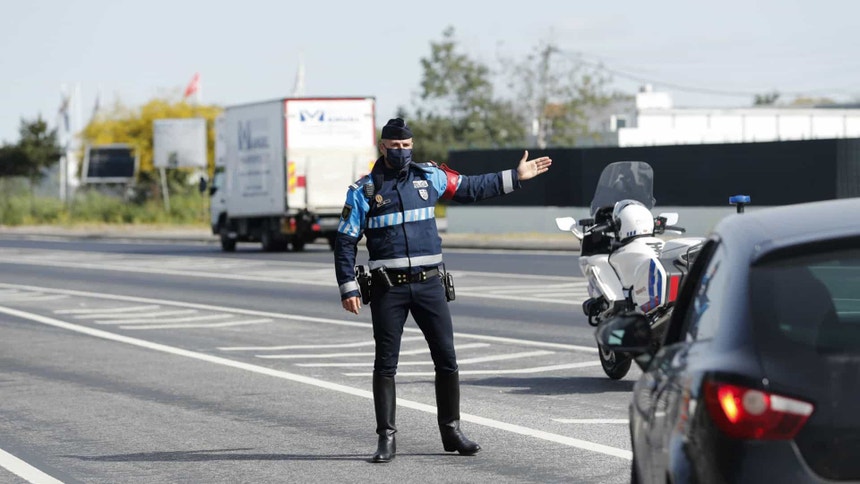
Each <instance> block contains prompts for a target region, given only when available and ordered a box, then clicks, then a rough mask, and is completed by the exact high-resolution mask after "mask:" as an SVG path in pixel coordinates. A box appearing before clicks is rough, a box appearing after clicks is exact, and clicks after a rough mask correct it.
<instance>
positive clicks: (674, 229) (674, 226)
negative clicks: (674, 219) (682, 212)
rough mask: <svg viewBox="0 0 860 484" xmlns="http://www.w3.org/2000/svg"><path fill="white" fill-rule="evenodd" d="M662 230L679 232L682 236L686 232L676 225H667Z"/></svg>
mask: <svg viewBox="0 0 860 484" xmlns="http://www.w3.org/2000/svg"><path fill="white" fill-rule="evenodd" d="M663 230H672V231H674V232H680V233H682V234H683V233H685V232H687V229H685V228H684V227H679V226H677V225H667V226H666V228H664V229H663Z"/></svg>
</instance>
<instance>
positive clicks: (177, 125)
mask: <svg viewBox="0 0 860 484" xmlns="http://www.w3.org/2000/svg"><path fill="white" fill-rule="evenodd" d="M152 136H153V147H152V149H153V159H152V164H153V165H154V166H155V167H156V168H179V167H197V168H206V120H205V119H203V118H184V119H156V120H155V121H153V122H152Z"/></svg>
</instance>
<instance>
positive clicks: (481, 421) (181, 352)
mask: <svg viewBox="0 0 860 484" xmlns="http://www.w3.org/2000/svg"><path fill="white" fill-rule="evenodd" d="M0 313H4V314H8V315H10V316H14V317H17V318H22V319H27V320H30V321H35V322H37V323H42V324H46V325H48V326H54V327H57V328H62V329H65V330H68V331H74V332H77V333H81V334H86V335H89V336H93V337H96V338H101V339H105V340H109V341H115V342H118V343H124V344H127V345H132V346H137V347H139V348H146V349H149V350H153V351H160V352H162V353H167V354H171V355H176V356H182V357H185V358H190V359H194V360H198V361H204V362H207V363H213V364H216V365H221V366H226V367H230V368H235V369H238V370H244V371H248V372H252V373H257V374H260V375H266V376H271V377H275V378H280V379H283V380H288V381H292V382H296V383H302V384H305V385H311V386H315V387H318V388H323V389H326V390H332V391H336V392H340V393H345V394H347V395H353V396H356V397H361V398H365V399H368V400H372V399H373V393H372V392H370V391H367V390H360V389H358V388H353V387H351V386H347V385H341V384H339V383H332V382H329V381H325V380H320V379H319V378H311V377H307V376H303V375H298V374H296V373H288V372H285V371H281V370H275V369H273V368H267V367H265V366H259V365H254V364H251V363H244V362H241V361H234V360H230V359H227V358H223V357H220V356H213V355H208V354H206V353H198V352H196V351H190V350H185V349H182V348H177V347H174V346H169V345H164V344H161V343H153V342H151V341H146V340H142V339H139V338H132V337H129V336H124V335H121V334H115V333H111V332H108V331H104V330H101V329H96V328H90V327H88V326H81V325H79V324H73V323H69V322H66V321H61V320H59V319H54V318H49V317H46V316H41V315H39V314H34V313H28V312H25V311H19V310H17V309H12V308H7V307H3V306H0ZM397 404H398V405H399V406H401V407H404V408H409V409H412V410H418V411H421V412H425V413H429V414H432V415H436V413H437V412H436V407H434V406H433V405H427V404H424V403H420V402H415V401H412V400H406V399H403V398H398V399H397ZM460 420H462V421H465V422H471V423H474V424H477V425H483V426H485V427H490V428H494V429H498V430H504V431H507V432H511V433H515V434H518V435H525V436H529V437H534V438H536V439H540V440H545V441H548V442H555V443H557V444H562V445H566V446H569V447H575V448H578V449H583V450H588V451H592V452H597V453H601V454H605V455H611V456H614V457H619V458H622V459H627V460H631V459H633V453H632V452H630V451H629V450H625V449H620V448H618V447H612V446H609V445H603V444H598V443H596V442H589V441H587V440H582V439H576V438H573V437H567V436H564V435H559V434H553V433H551V432H545V431H543V430H537V429H533V428H529V427H524V426H522V425H516V424H511V423H507V422H502V421H500V420H495V419H491V418H485V417H480V416H478V415H472V414H467V413H461V414H460Z"/></svg>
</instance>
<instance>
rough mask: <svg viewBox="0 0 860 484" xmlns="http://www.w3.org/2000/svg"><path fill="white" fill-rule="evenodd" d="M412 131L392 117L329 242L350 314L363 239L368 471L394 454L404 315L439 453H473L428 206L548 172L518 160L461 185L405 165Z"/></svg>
mask: <svg viewBox="0 0 860 484" xmlns="http://www.w3.org/2000/svg"><path fill="white" fill-rule="evenodd" d="M412 146H413V145H412V131H410V129H409V127H408V126H407V125H406V122H404V120H403V119H401V118H395V119H392V120H390V121H388V123H387V124H386V125H385V126H384V127H383V128H382V136H381V140H380V142H379V151H380V152H381V153H382V156H381V157H380V158H379V159H378V160H377V161H376V164H375V165H374V167H373V169H372V170H371V172H370V174H369V175H367V176H365V177H363V178H361V179H360V180H358V181H357V182H355V183H354V184H352V185H350V187H349V189H348V190H347V194H346V204H345V205H344V207H343V213H342V214H341V220H340V225H339V226H338V234H337V238H336V240H335V248H334V259H335V271H336V273H337V283H338V286H339V289H340V297H341V303H342V304H343V308H344V309H345V310H347V311H349V312H352V313H355V314H358V312H359V309H360V308H361V294H360V291H359V285H358V283H357V282H356V274H355V257H356V250H357V244H358V241H359V240H360V239H361V237H362V236H366V237H367V242H366V245H367V250H368V253H369V256H370V258H369V261H368V266H369V271H370V274H371V276H372V277H371V279H370V281H371V286H370V287H371V291H370V312H371V316H372V320H373V338H374V341H375V346H376V355H375V359H374V363H373V403H374V410H375V412H376V433H377V434H378V435H379V439H378V448H377V451H376V453H375V454H374V455H373V458H372V462H388V461H390V460H391V459H393V458H394V455H395V450H396V447H395V440H394V434H395V432H397V428H396V427H395V424H394V414H395V401H396V396H395V388H394V375H395V374H396V373H397V360H398V356H399V353H400V339H401V336H402V335H403V325H404V324H405V323H406V318H407V315H408V313H411V314H412V317H413V318H414V319H415V322H416V323H417V324H418V327H419V328H420V329H421V331H422V332H423V333H424V337H425V339H426V340H427V344H428V346H429V347H430V355H431V357H432V359H433V364H434V366H435V373H436V381H435V386H436V406H437V412H438V415H437V420H438V423H439V430H440V432H441V435H442V445H443V447H444V449H445V450H446V451H448V452H454V451H457V452H459V453H460V454H462V455H474V454H475V453H477V452H478V451H479V450H481V446H480V445H478V444H477V443H475V442H472V441H471V440H469V439H467V438H466V436H465V435H463V432H462V431H461V430H460V382H459V373H458V371H457V357H456V355H455V353H454V335H453V327H452V322H451V313H450V312H449V310H448V302H447V300H446V288H445V286H444V285H443V278H444V274H443V273H442V266H441V264H442V241H441V238H440V237H439V232H438V230H437V227H436V219H435V206H436V202H437V201H438V200H439V199H440V198H441V199H445V200H454V201H457V202H462V203H468V202H474V201H477V200H482V199H485V198H489V197H494V196H497V195H502V194H506V193H510V192H512V191H514V190H515V189H517V188H519V187H520V182H521V181H523V180H528V179H530V178H533V177H535V176H537V175H539V174H541V173H544V172H546V171H547V170H548V169H549V166H550V164H552V160H550V159H549V158H548V157H541V158H536V159H533V160H526V159H527V158H528V151H526V152H525V153H524V155H523V158H522V160H520V162H519V165H518V166H517V168H516V169H512V170H506V171H503V172H500V173H490V174H484V175H477V176H464V175H460V174H458V173H457V172H455V171H453V170H451V169H449V168H447V167H446V166H444V165H443V166H442V167H439V166H437V165H436V164H435V163H433V162H428V163H417V162H414V161H413V160H412Z"/></svg>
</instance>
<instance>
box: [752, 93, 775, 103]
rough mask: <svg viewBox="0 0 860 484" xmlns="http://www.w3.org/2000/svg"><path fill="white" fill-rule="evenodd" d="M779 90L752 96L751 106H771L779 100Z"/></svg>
mask: <svg viewBox="0 0 860 484" xmlns="http://www.w3.org/2000/svg"><path fill="white" fill-rule="evenodd" d="M779 96H780V94H779V91H772V92H766V93H764V94H756V95H755V97H754V98H753V106H773V105H774V104H776V101H777V100H779Z"/></svg>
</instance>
